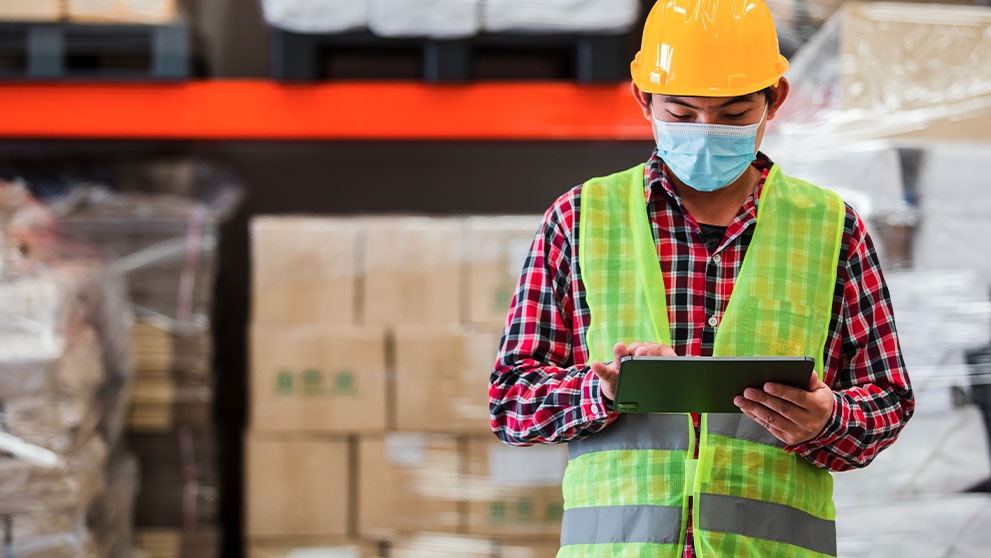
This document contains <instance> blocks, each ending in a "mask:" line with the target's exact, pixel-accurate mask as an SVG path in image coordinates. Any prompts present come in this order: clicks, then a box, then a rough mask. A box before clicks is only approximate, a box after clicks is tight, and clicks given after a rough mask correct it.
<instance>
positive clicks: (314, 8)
mask: <svg viewBox="0 0 991 558" xmlns="http://www.w3.org/2000/svg"><path fill="white" fill-rule="evenodd" d="M368 10H369V0H262V13H263V14H264V15H265V21H267V22H268V24H269V25H271V26H273V27H277V28H279V29H284V30H286V31H295V32H296V33H341V32H344V31H354V30H356V29H364V28H366V27H368Z"/></svg>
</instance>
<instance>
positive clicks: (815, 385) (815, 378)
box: [809, 371, 829, 391]
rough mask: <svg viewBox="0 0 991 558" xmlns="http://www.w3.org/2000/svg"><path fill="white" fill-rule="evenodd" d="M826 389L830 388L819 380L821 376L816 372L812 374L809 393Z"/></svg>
mask: <svg viewBox="0 0 991 558" xmlns="http://www.w3.org/2000/svg"><path fill="white" fill-rule="evenodd" d="M824 387H829V386H827V385H826V384H824V383H823V381H822V380H820V379H819V374H818V373H817V372H815V371H813V372H812V378H811V381H810V382H809V391H815V390H817V389H822V388H824Z"/></svg>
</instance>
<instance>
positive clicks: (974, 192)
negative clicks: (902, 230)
mask: <svg viewBox="0 0 991 558" xmlns="http://www.w3.org/2000/svg"><path fill="white" fill-rule="evenodd" d="M920 156H921V158H922V159H921V162H920V165H919V179H918V196H919V205H920V208H921V210H922V213H923V215H924V216H928V215H934V214H935V215H945V214H950V215H960V216H969V217H974V218H978V219H983V220H985V221H988V220H991V182H989V181H988V177H989V176H991V144H979V143H974V144H966V143H929V144H926V145H925V149H924V150H923V151H922V153H921V155H920ZM965 238H966V237H965ZM970 238H972V239H975V240H976V239H986V238H988V237H987V236H980V235H978V234H977V231H975V232H974V235H973V236H971V237H970ZM961 241H964V238H962V239H961ZM984 259H985V260H987V258H984Z"/></svg>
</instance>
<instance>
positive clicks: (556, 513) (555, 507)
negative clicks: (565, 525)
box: [489, 497, 564, 524]
mask: <svg viewBox="0 0 991 558" xmlns="http://www.w3.org/2000/svg"><path fill="white" fill-rule="evenodd" d="M509 510H512V511H513V514H512V516H510V514H509ZM543 512H544V513H543V517H534V505H533V500H531V499H530V498H526V497H524V498H519V499H518V500H516V501H512V502H507V501H505V500H493V501H492V502H489V521H490V522H491V523H494V524H500V523H509V522H519V521H526V522H533V521H537V522H549V523H556V522H559V521H560V520H561V518H562V517H563V516H564V506H563V504H561V503H559V502H555V503H550V504H547V506H546V508H544V510H543Z"/></svg>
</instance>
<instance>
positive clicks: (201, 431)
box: [53, 159, 239, 557]
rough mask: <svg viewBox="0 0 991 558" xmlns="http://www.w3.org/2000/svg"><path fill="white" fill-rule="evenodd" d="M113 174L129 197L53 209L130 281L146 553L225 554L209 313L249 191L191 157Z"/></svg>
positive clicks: (73, 201) (108, 196) (103, 194)
mask: <svg viewBox="0 0 991 558" xmlns="http://www.w3.org/2000/svg"><path fill="white" fill-rule="evenodd" d="M114 170H115V172H114V173H113V176H115V178H116V181H115V183H114V186H115V187H116V188H117V189H119V190H122V191H117V192H111V191H110V190H108V189H104V188H100V187H94V186H79V187H76V188H70V189H68V190H67V191H66V192H65V193H64V194H63V195H62V196H61V197H59V198H57V199H56V200H55V201H54V202H53V205H54V206H55V207H56V208H57V212H58V216H59V222H60V224H61V226H62V227H63V228H64V229H65V230H66V231H68V232H69V233H71V234H73V235H75V236H77V237H79V238H83V239H85V240H86V241H87V242H89V243H91V244H93V245H94V246H96V247H97V248H99V249H100V250H101V251H102V252H103V253H105V254H106V255H107V256H109V257H110V258H112V259H111V264H110V265H111V266H112V268H113V269H115V270H116V271H119V272H120V273H122V274H123V275H124V276H125V277H126V278H127V280H128V287H129V291H130V293H129V294H130V301H131V305H132V307H133V309H134V312H135V314H136V324H135V327H134V329H133V334H132V335H130V336H128V337H127V338H126V339H125V340H124V341H125V342H126V343H127V344H128V346H129V347H131V349H132V350H133V353H134V371H135V373H134V376H135V377H134V388H133V394H132V405H131V406H130V411H129V414H128V416H127V419H128V420H127V426H128V428H127V430H128V432H127V436H128V442H129V444H130V447H131V448H132V449H133V450H134V452H135V454H136V456H137V458H138V461H139V468H140V469H141V473H142V484H141V486H140V487H139V488H138V489H137V502H138V505H137V509H136V513H135V521H134V523H135V525H136V526H137V527H138V532H137V535H138V536H137V544H138V546H139V548H141V549H142V550H143V551H145V552H147V553H148V554H150V555H155V554H157V553H164V554H165V555H168V554H169V552H171V550H169V549H173V550H175V553H176V555H178V553H180V552H182V553H185V551H184V550H182V549H184V548H187V547H188V548H195V549H196V552H197V553H198V554H197V555H198V556H204V557H210V556H215V555H216V554H217V552H218V551H219V546H218V544H217V542H218V535H219V530H218V529H217V526H218V522H219V521H218V502H219V496H218V492H219V485H220V475H219V474H218V467H219V461H218V459H219V457H218V452H217V444H218V435H217V429H216V428H215V425H214V420H215V418H214V383H215V377H214V371H213V366H212V355H213V346H212V329H211V322H210V314H211V311H212V303H213V288H214V278H215V265H216V260H217V238H218V234H219V232H218V228H219V226H220V223H221V222H222V220H223V219H225V218H226V217H227V216H228V215H230V212H231V211H232V210H233V208H234V206H235V205H236V203H237V201H238V199H239V193H238V192H237V190H238V188H237V187H236V186H235V185H234V184H233V182H232V181H231V177H229V176H227V175H226V173H224V172H223V171H222V169H219V168H218V167H215V166H213V165H209V164H206V163H203V162H200V161H192V160H187V159H181V160H153V161H150V162H149V161H144V162H142V163H141V164H134V165H133V166H126V167H123V168H120V167H118V168H115V169H114ZM106 174H109V173H103V175H106ZM146 545H148V546H146ZM183 555H189V554H188V553H187V554H183Z"/></svg>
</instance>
